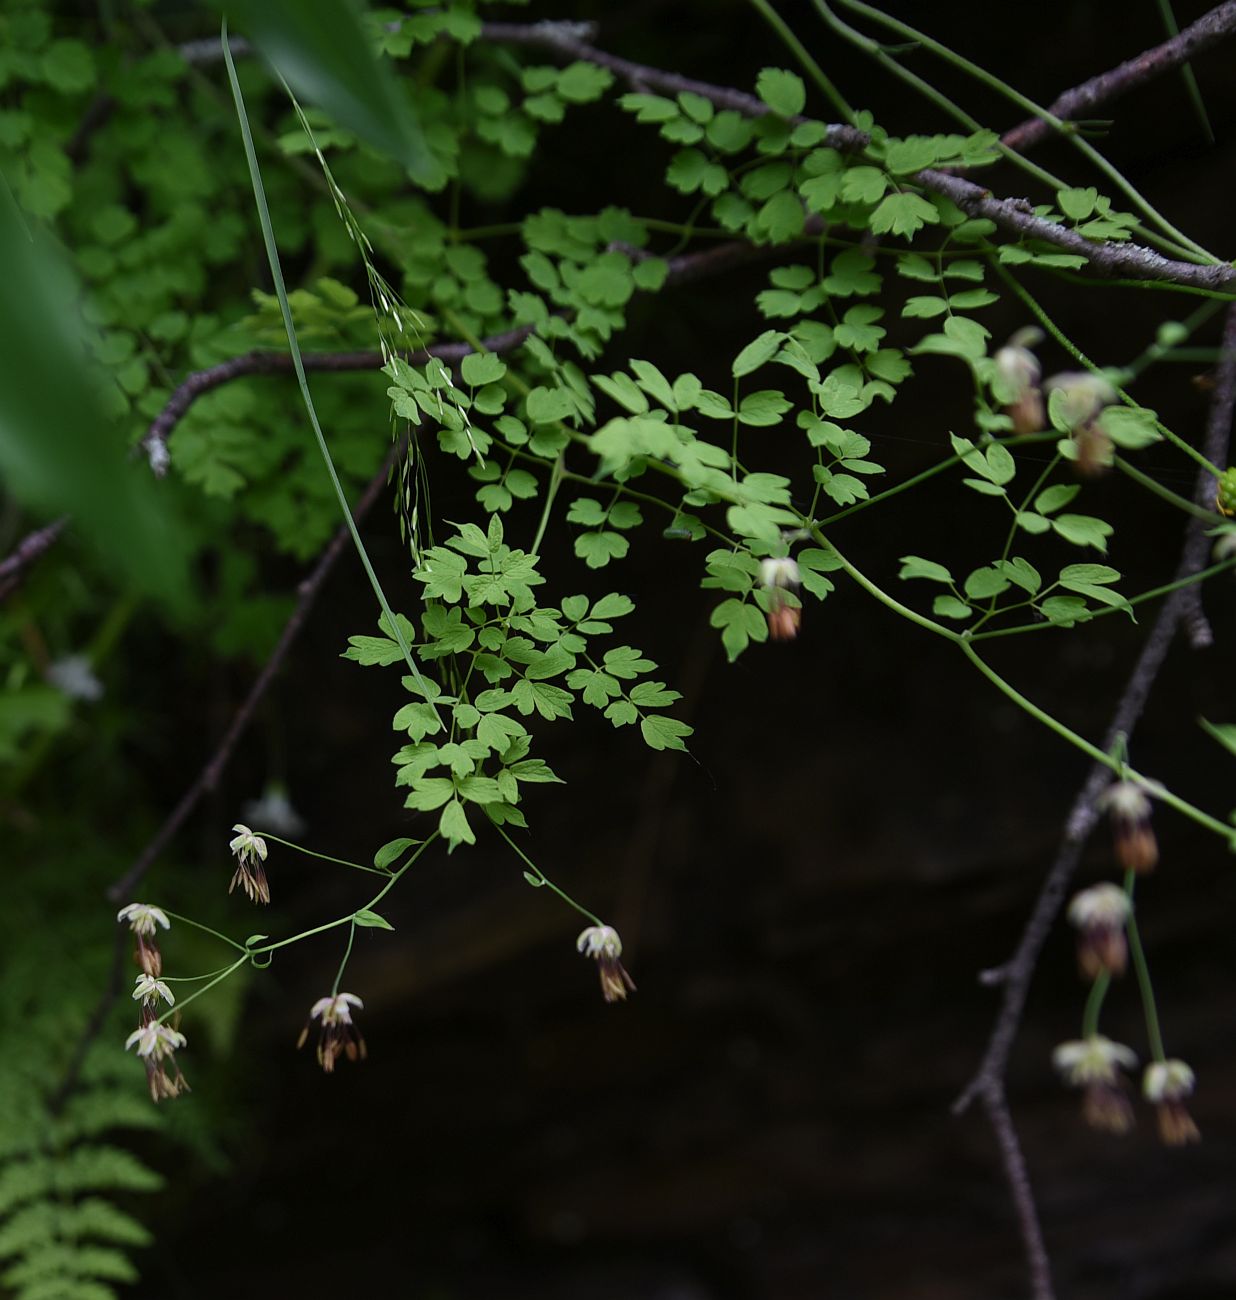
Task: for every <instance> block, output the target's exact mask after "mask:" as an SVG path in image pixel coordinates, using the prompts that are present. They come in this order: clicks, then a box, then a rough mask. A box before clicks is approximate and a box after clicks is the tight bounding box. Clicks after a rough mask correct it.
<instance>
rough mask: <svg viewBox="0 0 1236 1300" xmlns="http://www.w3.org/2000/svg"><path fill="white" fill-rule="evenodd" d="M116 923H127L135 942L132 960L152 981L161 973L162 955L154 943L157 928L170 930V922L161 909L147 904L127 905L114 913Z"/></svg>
mask: <svg viewBox="0 0 1236 1300" xmlns="http://www.w3.org/2000/svg"><path fill="white" fill-rule="evenodd" d="M116 920H117V921H128V923H129V929H130V930H132V931H133V936H134V938H135V939H136V940H137V946H136V947H135V948H134V950H133V960H134V961H135V962H136V963H137V964H138V965H139V966H140V967H141V968H142V970H143V971H144V972H145V973H146V974H147V975H149V976H151V977H152V978H154V979H158V978H159V976H160V975H161V974H162V973H163V955H162V953H160V952H159V945H158V944H157V943H155V935H156V934H157V933H158V927H159V926H162V927H163V928H164V929H165V930H168V929H170V928H171V922H170V921H169V920H168V919H167V914H166V913H165V912H164V911H163V909H162V908H161V907H152V906H151V905H150V904H149V903H129V904H127V905H126V906H124V907H122V908H121V909H120V911H119V912H117V913H116Z"/></svg>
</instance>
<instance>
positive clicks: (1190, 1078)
mask: <svg viewBox="0 0 1236 1300" xmlns="http://www.w3.org/2000/svg"><path fill="white" fill-rule="evenodd" d="M1195 1082H1196V1080H1195V1078H1194V1074H1193V1071H1192V1070H1191V1069H1190V1068H1189V1067H1188V1066H1187V1065H1186V1064H1185V1063H1184V1061H1181V1060H1175V1059H1173V1060H1170V1061H1152V1062H1151V1063H1150V1064H1149V1065H1148V1066H1147V1067H1146V1073H1145V1074H1144V1075H1143V1076H1142V1093H1143V1094H1144V1096H1145V1098H1146V1100H1147V1101H1148V1102H1150V1103H1151V1104H1152V1105H1153V1106H1154V1108H1155V1113H1156V1115H1157V1116H1158V1120H1159V1136H1160V1137H1161V1138H1162V1139H1163V1141H1164V1142H1165V1143H1166V1144H1167V1145H1168V1146H1171V1147H1179V1146H1184V1145H1185V1144H1186V1143H1189V1142H1199V1141H1201V1137H1202V1135H1201V1133H1200V1132H1199V1131H1198V1127H1197V1125H1196V1124H1195V1123H1194V1122H1193V1116H1192V1115H1190V1114H1189V1108H1188V1107H1187V1106H1186V1105H1185V1099H1186V1098H1187V1097H1191V1096H1192V1095H1193V1088H1194V1084H1195Z"/></svg>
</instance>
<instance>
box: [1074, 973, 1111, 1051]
mask: <svg viewBox="0 0 1236 1300" xmlns="http://www.w3.org/2000/svg"><path fill="white" fill-rule="evenodd" d="M1111 982H1112V973H1111V971H1109V970H1102V971H1100V972H1099V974H1098V976H1097V977H1096V979H1095V981H1094V983H1093V984H1092V985H1091V986H1090V996H1089V997H1088V998H1087V999H1086V1007H1085V1010H1084V1011H1083V1012H1082V1028H1081V1032H1082V1037H1083V1038H1093V1037H1094V1036H1095V1034H1097V1033H1098V1032H1099V1012H1100V1011H1101V1010H1102V1009H1103V999H1104V998H1105V997H1106V996H1107V990H1108V988H1109V987H1110V986H1111Z"/></svg>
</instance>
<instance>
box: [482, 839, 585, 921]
mask: <svg viewBox="0 0 1236 1300" xmlns="http://www.w3.org/2000/svg"><path fill="white" fill-rule="evenodd" d="M494 829H495V830H496V831H497V832H498V834H499V835H501V836H502V838H503V839H504V840H506V842H507V843H508V844H509V845H510V846H511V848H513V849H514V850H515V852H516V853H517V854H518V855H519V857H520V858H521V859H522V860H523V861H524V862H525V863H526V864H527V866H528V868H529V870H530V871H531V872H532V874H533V875H534V876H536V878H537V879H538V880H539V881H540V883H541V884H542V885H548V886H549V888H550V889H552V890H553V891H554V893H555V894H557V895H558V897H559V898H560V899H562V901H563V902H564V903H569V904H570V905H571V906H572V907H573V908H574V909H575V910H576V911H577V912H578V913H579V914H580V916H584V917H587V919H588V920H589V921H591V922H592V924H593V925H604V924H605V922H604V921H602V920H601V918H600V917H599V916H596V915H595V914H594V913H592V912H590V911H589V910H588V909H587V908H586V907H583V906H582V905H581V904H579V903H577V902H576V901H575V900H574V899H573V898H572V897H571V895H570V894H568V893H566V892H565V891H564V890H561V889H559V888H558V886H557V885H555V884H554V882H553V881H552V880H550V878H549V877H548V876H547V875H546V874H545V873H544V872H543V871H542V870H541V868H540V867H538V866H537V865H536V863H535V862H533V861H532V859H531V858H530V857H529V856H528V855H527V854H526V853H525V852H524V851H523V849H521V848H520V847H519V845H518V844H516V843H515V841H514V840H513V839H511V837H510V836H509V835H508V834H507V833H506V830H505V829H504V828H503V827H501V826H499V825H498V824H497V822H495V823H494Z"/></svg>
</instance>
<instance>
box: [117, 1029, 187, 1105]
mask: <svg viewBox="0 0 1236 1300" xmlns="http://www.w3.org/2000/svg"><path fill="white" fill-rule="evenodd" d="M124 1045H125V1048H126V1049H127V1048H130V1047H136V1048H137V1054H138V1056H139V1057H140V1058H141V1059H142V1061H143V1063H144V1064H145V1066H146V1081H147V1083H148V1084H149V1085H150V1096H151V1099H152V1100H153V1101H164V1100H166V1099H167V1098H170V1097H179V1096H180V1094H181V1093H182V1092H188V1091H189V1084H188V1081H187V1080H186V1079H185V1076H184V1075H183V1074H182V1073H181V1072H180V1066H179V1065H178V1064H177V1063H176V1049H177V1048H178V1047H183V1046H184V1045H185V1036H184V1034H182V1033H181V1032H180V1031H179V1030H177V1029H173V1028H172V1027H171V1026H170V1025H163V1024H160V1023H159V1022H158V1021H157V1020H152V1021H149V1022H148V1023H146V1024H143V1025H141V1026H140V1027H139V1028H137V1029H135V1030H134V1031H133V1032H132V1033H131V1034H130V1035H129V1036H128V1038H127V1039H125V1044H124ZM169 1065H170V1066H171V1068H172V1069H173V1070H174V1071H175V1073H174V1074H169V1073H168V1066H169Z"/></svg>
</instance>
